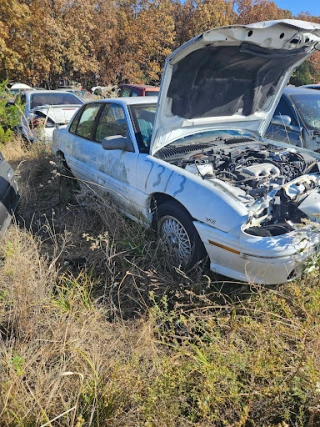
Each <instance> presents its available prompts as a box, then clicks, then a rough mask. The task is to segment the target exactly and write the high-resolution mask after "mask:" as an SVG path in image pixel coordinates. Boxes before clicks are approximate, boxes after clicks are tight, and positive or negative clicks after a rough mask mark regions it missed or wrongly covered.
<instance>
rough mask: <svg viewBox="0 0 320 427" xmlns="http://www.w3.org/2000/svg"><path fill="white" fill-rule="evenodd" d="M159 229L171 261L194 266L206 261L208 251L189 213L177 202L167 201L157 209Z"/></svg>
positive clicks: (184, 265)
mask: <svg viewBox="0 0 320 427" xmlns="http://www.w3.org/2000/svg"><path fill="white" fill-rule="evenodd" d="M157 214H158V218H157V230H158V233H159V235H160V239H161V240H162V241H163V243H164V245H165V248H166V250H167V252H168V254H169V257H170V261H172V262H173V263H174V264H175V265H177V264H178V265H179V266H182V267H183V268H192V267H193V266H195V265H197V264H198V263H200V261H204V260H205V259H206V258H207V253H206V250H205V248H204V245H203V243H202V241H201V239H200V237H199V234H198V232H197V230H196V229H195V226H194V225H193V222H192V218H191V216H190V215H189V213H188V212H187V211H186V210H185V209H184V208H183V207H180V206H179V205H178V204H177V203H175V202H165V203H163V204H162V205H160V206H159V207H158V209H157Z"/></svg>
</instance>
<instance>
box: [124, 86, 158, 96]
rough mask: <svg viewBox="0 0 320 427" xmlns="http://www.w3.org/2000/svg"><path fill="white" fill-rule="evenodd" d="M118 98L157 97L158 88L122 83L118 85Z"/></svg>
mask: <svg viewBox="0 0 320 427" xmlns="http://www.w3.org/2000/svg"><path fill="white" fill-rule="evenodd" d="M118 88H119V93H118V96H120V97H125V98H126V97H130V96H158V95H159V91H160V88H159V87H157V86H151V85H143V84H140V85H138V84H137V85H133V84H125V83H122V84H120V85H118Z"/></svg>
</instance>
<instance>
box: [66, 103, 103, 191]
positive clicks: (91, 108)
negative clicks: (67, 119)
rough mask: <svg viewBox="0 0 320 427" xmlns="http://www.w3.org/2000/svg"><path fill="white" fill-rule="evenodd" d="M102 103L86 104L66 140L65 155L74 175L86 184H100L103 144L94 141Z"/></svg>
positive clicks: (76, 117) (71, 126) (75, 119)
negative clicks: (99, 159)
mask: <svg viewBox="0 0 320 427" xmlns="http://www.w3.org/2000/svg"><path fill="white" fill-rule="evenodd" d="M102 108H103V104H102V103H101V102H93V103H90V104H86V105H85V106H84V107H83V108H82V109H81V110H79V112H78V113H77V114H76V116H75V117H74V119H73V121H72V123H71V125H70V128H69V133H68V137H67V138H65V140H64V148H63V151H64V155H65V159H66V162H67V164H68V166H69V167H70V169H71V171H72V172H73V174H74V175H75V176H76V177H77V178H79V179H80V180H82V181H83V183H84V184H88V185H93V184H98V181H99V179H98V162H97V159H98V156H99V153H100V150H101V144H98V143H96V142H95V141H94V135H95V128H96V125H97V120H98V116H99V113H100V110H101V109H102Z"/></svg>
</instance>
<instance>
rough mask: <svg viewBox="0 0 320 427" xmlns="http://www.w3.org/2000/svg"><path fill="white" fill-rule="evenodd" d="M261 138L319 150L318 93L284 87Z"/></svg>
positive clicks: (305, 89)
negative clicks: (263, 136)
mask: <svg viewBox="0 0 320 427" xmlns="http://www.w3.org/2000/svg"><path fill="white" fill-rule="evenodd" d="M319 86H320V85H319ZM265 137H266V138H269V139H273V140H276V141H284V142H288V143H289V144H293V145H297V146H298V147H304V148H308V149H309V150H313V151H320V92H319V91H317V90H311V89H307V88H303V87H288V88H286V89H285V90H284V92H283V94H282V97H281V98H280V101H279V104H278V105H277V108H276V109H275V112H274V114H273V118H272V120H271V123H270V125H269V127H268V129H267V132H266V134H265Z"/></svg>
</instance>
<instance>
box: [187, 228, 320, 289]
mask: <svg viewBox="0 0 320 427" xmlns="http://www.w3.org/2000/svg"><path fill="white" fill-rule="evenodd" d="M194 225H195V227H196V229H197V231H198V233H199V235H200V238H201V240H202V242H203V243H204V246H205V248H206V250H207V253H208V256H209V258H210V269H211V270H212V271H214V272H216V273H219V274H222V275H224V276H227V277H231V278H233V279H236V280H240V281H243V282H251V283H258V284H265V285H273V284H281V283H286V282H288V281H291V280H294V279H296V278H297V277H300V276H301V274H302V272H303V269H304V265H305V264H306V263H308V262H309V260H310V259H311V258H312V257H313V256H314V255H316V254H317V253H318V252H319V247H320V246H319V245H320V238H319V233H317V232H315V231H312V230H306V231H302V230H301V231H294V232H291V233H288V234H285V235H281V236H275V237H257V236H250V235H247V234H246V233H244V232H243V231H239V233H238V234H237V235H236V234H231V233H224V232H222V231H220V230H217V229H214V228H212V227H210V226H208V225H206V224H203V223H200V222H194Z"/></svg>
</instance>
